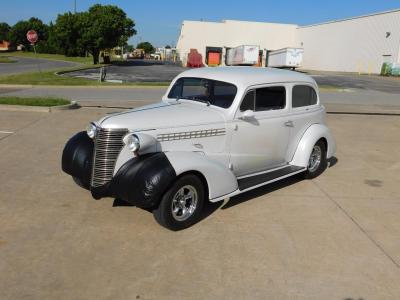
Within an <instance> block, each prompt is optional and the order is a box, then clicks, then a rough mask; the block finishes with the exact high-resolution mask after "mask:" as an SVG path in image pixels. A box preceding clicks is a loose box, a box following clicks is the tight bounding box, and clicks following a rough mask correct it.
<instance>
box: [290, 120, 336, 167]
mask: <svg viewBox="0 0 400 300" xmlns="http://www.w3.org/2000/svg"><path fill="white" fill-rule="evenodd" d="M321 138H325V140H326V142H327V149H326V150H327V151H326V152H327V154H326V158H330V157H332V156H333V155H334V154H335V152H336V143H335V139H334V137H333V135H332V133H331V131H330V130H329V128H328V127H327V126H326V125H323V124H313V125H311V126H310V127H308V129H307V130H306V132H305V133H304V134H303V136H302V138H301V140H300V142H299V144H298V145H297V149H296V152H295V153H294V156H293V159H292V161H291V162H290V164H291V165H295V166H300V167H307V165H308V160H309V158H310V155H311V151H312V149H313V147H314V145H315V143H316V142H317V141H318V140H319V139H321Z"/></svg>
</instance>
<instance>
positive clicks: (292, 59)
mask: <svg viewBox="0 0 400 300" xmlns="http://www.w3.org/2000/svg"><path fill="white" fill-rule="evenodd" d="M303 53H304V49H303V48H283V49H279V50H274V51H270V52H269V53H268V67H274V68H292V69H295V68H299V67H301V65H302V63H303Z"/></svg>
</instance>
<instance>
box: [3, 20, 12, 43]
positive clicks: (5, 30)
mask: <svg viewBox="0 0 400 300" xmlns="http://www.w3.org/2000/svg"><path fill="white" fill-rule="evenodd" d="M10 29H11V27H10V25H8V24H7V23H0V41H8V33H9V32H10Z"/></svg>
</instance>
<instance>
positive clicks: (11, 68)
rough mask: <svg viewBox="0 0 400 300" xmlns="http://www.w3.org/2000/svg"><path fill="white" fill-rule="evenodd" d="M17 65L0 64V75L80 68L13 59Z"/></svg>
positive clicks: (44, 61) (45, 60) (54, 61)
mask: <svg viewBox="0 0 400 300" xmlns="http://www.w3.org/2000/svg"><path fill="white" fill-rule="evenodd" d="M11 59H14V60H16V61H17V62H16V63H0V75H11V74H18V73H25V72H38V71H39V69H40V70H42V71H45V70H55V69H62V68H71V67H76V66H80V65H81V64H79V63H74V62H68V61H59V60H49V59H42V58H30V57H11Z"/></svg>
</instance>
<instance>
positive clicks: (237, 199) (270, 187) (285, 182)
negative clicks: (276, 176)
mask: <svg viewBox="0 0 400 300" xmlns="http://www.w3.org/2000/svg"><path fill="white" fill-rule="evenodd" d="M338 161H339V160H338V159H337V157H334V156H333V157H331V158H330V159H328V169H329V168H332V167H333V166H335V165H336V164H337V163H338ZM325 171H326V170H325ZM302 180H306V179H304V177H303V173H300V174H297V175H294V176H291V177H288V178H285V179H282V180H279V181H276V182H273V183H270V184H267V185H264V186H261V187H259V188H256V189H254V190H250V191H248V192H245V193H243V194H240V195H237V196H234V197H232V198H231V199H230V200H229V201H228V202H227V203H226V204H225V205H224V206H222V207H221V209H228V208H231V207H233V206H236V205H238V204H241V203H243V202H247V201H249V200H252V199H254V198H257V197H260V196H263V195H266V194H269V193H271V192H274V191H276V190H280V189H282V188H285V187H288V186H291V185H293V184H296V183H298V182H300V181H302Z"/></svg>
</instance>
